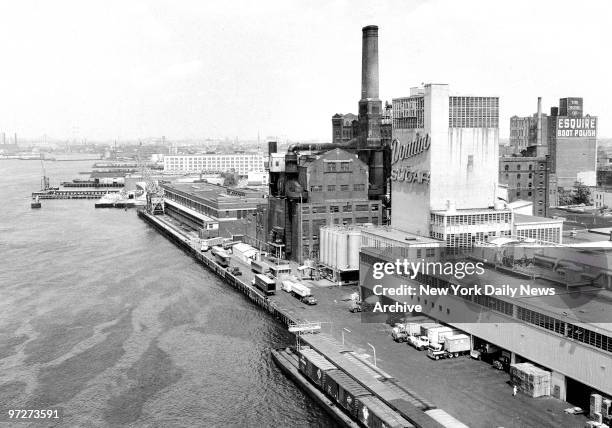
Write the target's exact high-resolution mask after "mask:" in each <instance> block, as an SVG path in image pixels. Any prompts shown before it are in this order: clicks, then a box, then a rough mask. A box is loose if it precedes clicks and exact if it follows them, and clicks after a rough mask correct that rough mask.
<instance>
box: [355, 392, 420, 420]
mask: <svg viewBox="0 0 612 428" xmlns="http://www.w3.org/2000/svg"><path fill="white" fill-rule="evenodd" d="M357 415H358V420H359V422H361V423H362V424H363V425H364V426H365V427H367V428H406V427H408V428H410V427H414V425H413V424H411V423H410V422H408V421H407V420H406V419H404V418H403V417H402V416H401V415H400V414H399V413H398V412H396V411H395V410H393V409H392V408H391V407H389V406H387V405H386V404H385V403H383V402H382V401H380V399H378V398H376V397H374V396H362V397H358V398H357Z"/></svg>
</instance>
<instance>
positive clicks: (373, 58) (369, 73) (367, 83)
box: [361, 25, 378, 100]
mask: <svg viewBox="0 0 612 428" xmlns="http://www.w3.org/2000/svg"><path fill="white" fill-rule="evenodd" d="M362 32H363V43H362V51H361V99H362V100H370V99H374V100H377V99H378V27H377V26H376V25H368V26H367V27H363V29H362Z"/></svg>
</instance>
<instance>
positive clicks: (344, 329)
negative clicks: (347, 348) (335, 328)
mask: <svg viewBox="0 0 612 428" xmlns="http://www.w3.org/2000/svg"><path fill="white" fill-rule="evenodd" d="M345 331H346V332H348V333H350V332H351V331H350V330H349V329H348V328H342V346H344V332H345Z"/></svg>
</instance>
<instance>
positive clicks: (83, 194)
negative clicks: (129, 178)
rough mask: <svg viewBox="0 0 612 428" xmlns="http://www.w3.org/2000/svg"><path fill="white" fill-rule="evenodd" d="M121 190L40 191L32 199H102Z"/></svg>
mask: <svg viewBox="0 0 612 428" xmlns="http://www.w3.org/2000/svg"><path fill="white" fill-rule="evenodd" d="M120 190H121V189H118V188H105V189H79V190H63V189H53V190H40V191H38V192H32V199H35V198H36V197H38V199H100V198H101V197H102V196H104V195H106V194H107V193H118V192H119V191H120Z"/></svg>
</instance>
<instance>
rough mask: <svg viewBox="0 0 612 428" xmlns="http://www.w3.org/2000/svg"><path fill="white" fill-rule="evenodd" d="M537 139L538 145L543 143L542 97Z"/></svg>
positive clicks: (539, 99) (539, 108)
mask: <svg viewBox="0 0 612 428" xmlns="http://www.w3.org/2000/svg"><path fill="white" fill-rule="evenodd" d="M536 138H537V141H536V144H537V145H538V146H541V145H542V97H538V128H537V135H536Z"/></svg>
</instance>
